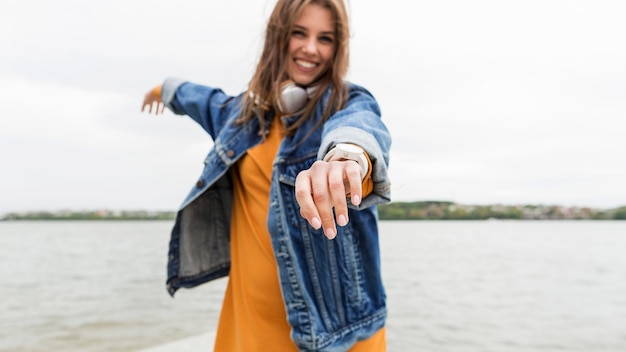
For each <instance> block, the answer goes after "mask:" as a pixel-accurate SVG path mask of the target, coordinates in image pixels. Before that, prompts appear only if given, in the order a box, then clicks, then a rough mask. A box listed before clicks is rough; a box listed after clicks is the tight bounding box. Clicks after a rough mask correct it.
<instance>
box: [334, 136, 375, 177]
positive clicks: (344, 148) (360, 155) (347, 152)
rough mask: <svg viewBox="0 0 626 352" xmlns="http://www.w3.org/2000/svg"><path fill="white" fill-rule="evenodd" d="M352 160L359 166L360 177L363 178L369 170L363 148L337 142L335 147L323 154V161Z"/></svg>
mask: <svg viewBox="0 0 626 352" xmlns="http://www.w3.org/2000/svg"><path fill="white" fill-rule="evenodd" d="M342 159H344V160H354V161H356V162H357V163H358V164H359V166H360V167H361V171H363V173H362V174H361V179H364V178H365V176H366V175H367V171H368V170H369V165H368V162H367V157H366V156H365V152H364V151H363V148H361V147H359V146H357V145H354V144H347V143H338V144H337V145H335V147H334V148H333V149H331V150H329V151H328V153H326V156H324V161H333V160H342Z"/></svg>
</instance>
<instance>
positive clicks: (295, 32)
mask: <svg viewBox="0 0 626 352" xmlns="http://www.w3.org/2000/svg"><path fill="white" fill-rule="evenodd" d="M291 35H292V36H294V37H298V38H302V37H304V36H305V35H306V34H305V33H304V31H302V30H299V29H295V30H293V32H291Z"/></svg>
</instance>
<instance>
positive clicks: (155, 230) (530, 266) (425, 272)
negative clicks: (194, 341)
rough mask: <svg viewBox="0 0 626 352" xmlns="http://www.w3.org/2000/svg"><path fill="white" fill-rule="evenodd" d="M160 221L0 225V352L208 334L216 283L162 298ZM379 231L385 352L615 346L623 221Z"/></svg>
mask: <svg viewBox="0 0 626 352" xmlns="http://www.w3.org/2000/svg"><path fill="white" fill-rule="evenodd" d="M171 225H172V224H171V223H170V222H167V221H164V222H160V221H154V222H0V279H1V280H2V285H1V286H0V297H1V299H0V351H12V352H13V351H16V352H18V351H29V352H37V351H51V350H53V351H67V352H72V351H81V352H95V351H107V352H108V351H113V352H115V351H136V350H138V349H141V348H145V347H148V346H154V345H159V344H162V343H166V342H170V341H172V340H176V339H180V338H183V337H187V336H192V335H197V334H201V333H204V332H207V331H213V330H214V329H215V324H216V321H217V316H218V314H219V309H220V304H221V299H222V294H223V290H224V287H225V283H226V282H225V280H224V279H222V280H218V281H216V282H214V283H212V284H208V285H203V286H201V287H198V288H195V289H192V290H180V291H179V292H178V293H177V294H176V298H174V299H172V298H170V297H169V296H168V295H167V293H166V291H165V287H164V280H165V265H166V252H167V242H168V233H169V231H170V228H171ZM381 232H382V235H381V246H382V254H383V258H382V260H383V273H384V278H385V282H386V287H387V294H388V299H389V319H388V344H389V351H392V352H393V351H429V352H431V351H432V352H437V351H453V352H465V351H468V352H469V351H475V352H478V351H480V352H485V351H497V352H508V351H516V352H517V351H529V352H530V351H533V352H535V351H539V352H547V351H555V352H556V351H585V352H589V351H594V352H595V351H610V352H612V351H616V352H617V351H620V352H621V351H626V256H624V252H625V249H626V222H611V221H607V222H602V221H595V222H594V221H480V222H452V221H449V222H382V223H381ZM207 350H210V346H207Z"/></svg>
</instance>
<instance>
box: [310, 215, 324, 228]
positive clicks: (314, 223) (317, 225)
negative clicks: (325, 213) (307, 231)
mask: <svg viewBox="0 0 626 352" xmlns="http://www.w3.org/2000/svg"><path fill="white" fill-rule="evenodd" d="M311 226H313V228H314V229H316V230H317V229H319V228H320V227H322V222H321V221H320V219H318V218H313V219H311Z"/></svg>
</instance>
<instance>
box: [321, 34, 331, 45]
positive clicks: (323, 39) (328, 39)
mask: <svg viewBox="0 0 626 352" xmlns="http://www.w3.org/2000/svg"><path fill="white" fill-rule="evenodd" d="M334 41H335V38H333V37H331V36H329V35H324V36H322V37H320V42H322V43H326V44H332V43H333V42H334Z"/></svg>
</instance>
